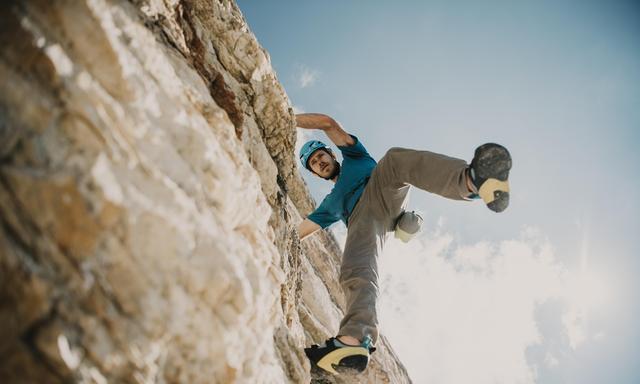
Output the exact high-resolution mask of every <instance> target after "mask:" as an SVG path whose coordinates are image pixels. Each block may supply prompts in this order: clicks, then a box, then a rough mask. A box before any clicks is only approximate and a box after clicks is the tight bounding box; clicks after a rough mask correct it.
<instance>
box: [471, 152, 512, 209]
mask: <svg viewBox="0 0 640 384" xmlns="http://www.w3.org/2000/svg"><path fill="white" fill-rule="evenodd" d="M510 169H511V155H510V154H509V151H507V149H506V148H505V147H503V146H501V145H499V144H494V143H487V144H483V145H481V146H479V147H478V148H476V152H475V155H474V156H473V160H472V161H471V166H470V167H469V173H470V175H471V180H472V181H473V185H474V186H475V187H476V188H477V189H478V195H480V197H481V198H482V200H483V201H484V202H485V204H487V207H489V209H490V210H492V211H494V212H502V211H504V210H505V209H506V208H507V206H508V205H509V181H508V179H509V170H510Z"/></svg>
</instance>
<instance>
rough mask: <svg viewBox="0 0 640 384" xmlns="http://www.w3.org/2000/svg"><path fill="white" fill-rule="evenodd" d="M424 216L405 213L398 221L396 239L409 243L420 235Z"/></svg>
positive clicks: (412, 212)
mask: <svg viewBox="0 0 640 384" xmlns="http://www.w3.org/2000/svg"><path fill="white" fill-rule="evenodd" d="M422 223H423V220H422V216H420V215H419V214H417V213H416V212H414V211H411V212H408V211H405V212H403V213H402V214H401V215H400V217H399V218H398V220H397V221H396V227H395V237H396V239H400V240H402V241H403V242H405V243H408V242H409V241H411V239H413V238H414V237H416V236H417V235H418V233H420V230H421V229H422Z"/></svg>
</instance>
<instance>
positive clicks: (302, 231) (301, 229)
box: [298, 219, 320, 240]
mask: <svg viewBox="0 0 640 384" xmlns="http://www.w3.org/2000/svg"><path fill="white" fill-rule="evenodd" d="M318 229H320V226H319V225H318V224H316V223H314V222H313V221H311V220H309V219H304V220H303V221H302V222H301V223H300V224H298V236H300V240H304V238H305V237H307V236H309V235H311V234H312V233H314V232H315V231H317V230H318Z"/></svg>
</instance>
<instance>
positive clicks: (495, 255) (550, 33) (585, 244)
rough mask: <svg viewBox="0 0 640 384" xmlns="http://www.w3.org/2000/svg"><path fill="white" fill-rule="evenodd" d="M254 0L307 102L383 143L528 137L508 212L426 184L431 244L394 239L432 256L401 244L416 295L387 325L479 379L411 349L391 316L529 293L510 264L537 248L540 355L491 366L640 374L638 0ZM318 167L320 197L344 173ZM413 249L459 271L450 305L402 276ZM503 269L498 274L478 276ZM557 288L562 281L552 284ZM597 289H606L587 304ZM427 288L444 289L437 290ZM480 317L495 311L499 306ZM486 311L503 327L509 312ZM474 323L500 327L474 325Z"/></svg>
mask: <svg viewBox="0 0 640 384" xmlns="http://www.w3.org/2000/svg"><path fill="white" fill-rule="evenodd" d="M238 3H239V6H240V9H241V10H242V12H243V14H244V15H245V17H246V19H247V21H248V23H249V26H250V28H251V30H252V31H253V33H254V34H255V35H256V37H257V39H258V41H259V42H260V43H261V44H262V46H263V47H264V48H265V49H266V50H267V51H268V52H269V54H270V57H271V62H272V65H273V67H274V69H275V71H276V73H277V75H278V78H279V80H280V82H281V83H282V84H283V85H284V87H285V90H286V91H287V94H288V96H289V98H290V101H291V103H292V105H293V106H295V108H297V109H298V110H302V111H306V112H321V113H326V114H329V115H331V116H333V117H334V118H335V119H337V120H338V121H339V122H340V123H341V124H342V126H343V127H344V128H345V130H347V131H348V132H350V133H353V134H355V135H357V136H358V137H360V139H361V140H362V142H363V143H364V145H365V146H366V147H367V149H368V150H369V151H370V153H371V154H372V155H373V156H374V157H375V158H377V159H379V158H380V157H381V156H383V155H384V153H385V152H386V150H387V149H388V148H390V147H392V146H403V147H409V148H420V149H427V150H431V151H435V152H440V153H445V154H448V155H451V156H456V157H460V158H463V159H466V160H470V158H471V156H472V153H473V149H474V148H475V147H476V146H477V145H478V144H481V143H484V142H488V141H496V142H499V143H502V144H504V145H506V146H507V147H508V148H509V149H510V150H511V152H512V155H513V158H514V168H513V171H512V176H511V184H512V201H511V206H510V207H509V209H508V211H506V212H505V213H503V214H500V215H496V214H492V213H491V212H489V211H488V210H487V209H486V208H484V207H483V206H482V204H464V203H460V202H454V201H447V200H444V199H442V198H439V197H436V196H433V195H429V194H427V193H425V192H420V191H413V192H412V200H411V201H412V203H411V207H413V208H415V209H417V210H419V211H421V212H422V213H424V215H425V220H426V227H425V233H424V236H423V237H422V238H421V239H419V241H418V242H417V243H416V244H415V245H409V246H405V248H403V246H404V245H394V246H393V247H392V250H390V251H389V252H390V253H392V254H393V252H397V253H400V254H408V255H409V254H410V255H413V254H416V255H417V256H416V258H415V259H405V260H404V261H398V260H397V259H393V256H390V257H391V259H389V258H387V260H388V262H387V264H386V265H388V267H387V271H388V272H387V273H388V274H387V275H385V278H386V279H387V280H386V281H387V282H388V284H387V285H386V287H385V289H386V291H385V292H387V293H388V294H387V295H386V296H385V297H383V301H384V303H386V304H389V305H390V306H392V305H391V303H392V302H395V303H401V302H405V306H404V307H402V308H400V309H399V310H397V311H396V312H397V313H396V315H397V314H400V315H402V316H396V315H394V314H393V313H394V310H392V309H389V308H387V309H385V311H387V312H385V313H388V314H389V315H388V316H387V317H386V319H387V321H386V323H385V324H384V328H383V330H382V332H384V333H387V334H388V335H389V336H390V338H391V341H392V343H393V344H394V347H396V349H398V353H399V355H400V356H401V358H402V359H403V361H405V363H406V364H407V368H408V369H409V371H410V373H411V374H412V377H413V378H414V380H415V381H416V382H417V383H421V382H423V381H421V380H441V381H439V382H455V381H456V380H462V378H460V377H458V376H455V375H452V374H451V372H453V371H454V370H455V366H452V367H451V369H452V371H451V372H445V370H444V369H445V368H443V367H447V366H449V365H448V364H449V362H448V361H447V360H446V358H445V360H443V361H441V365H440V367H437V368H436V367H434V368H433V369H432V370H431V371H432V372H431V373H424V370H423V369H422V368H421V367H416V366H415V365H414V366H411V361H412V359H411V358H410V356H409V354H411V353H412V352H411V351H412V350H411V347H410V346H408V345H407V342H406V341H405V339H409V336H411V335H406V334H405V335H403V334H397V335H396V333H394V332H393V331H392V330H393V329H400V328H403V327H404V328H405V329H412V328H410V327H407V325H406V324H403V323H402V321H403V320H402V319H403V318H404V319H406V318H407V317H411V316H414V315H415V316H414V317H415V318H420V316H422V315H421V314H422V313H429V312H430V311H435V310H438V311H439V312H438V313H439V314H440V316H442V321H443V323H444V322H446V320H447V317H446V316H445V315H451V316H455V315H459V313H460V312H459V311H464V309H465V308H466V307H465V305H467V304H465V302H464V300H463V298H464V297H467V296H470V295H473V294H474V292H475V291H482V289H479V288H478V287H481V286H484V287H486V288H487V291H486V292H487V295H490V297H489V296H483V297H474V300H475V302H482V300H488V301H487V303H488V305H489V304H490V305H494V304H496V303H497V304H500V303H502V304H506V303H512V299H513V298H514V297H515V298H517V297H518V296H517V295H516V296H511V297H510V296H501V294H498V293H496V292H497V291H500V292H503V291H505V290H509V287H510V286H509V285H508V284H509V281H512V280H509V278H508V277H509V276H512V275H511V274H512V273H517V272H514V271H516V270H517V269H518V266H517V265H515V266H514V269H503V268H502V267H501V266H504V265H507V264H509V263H512V262H514V261H517V260H522V263H521V264H524V263H525V262H526V261H527V260H529V261H531V262H532V264H531V265H532V268H533V269H535V270H536V271H538V272H537V273H539V275H537V276H539V279H537V280H536V281H532V282H530V283H527V284H529V285H527V284H524V283H523V285H518V284H516V285H517V287H519V288H517V289H516V288H514V289H513V290H514V292H520V291H518V289H520V288H521V289H522V292H526V294H524V296H523V297H524V298H525V299H523V300H529V302H530V304H531V305H530V306H527V307H526V308H524V309H523V310H522V314H523V315H522V316H521V317H519V319H524V318H525V317H527V316H529V317H531V319H532V321H533V322H532V323H529V322H527V321H528V320H531V319H528V318H527V319H528V320H527V321H524V320H523V321H522V323H521V324H522V327H521V328H518V329H517V330H514V332H515V333H517V334H518V335H529V336H527V337H522V338H520V339H519V340H520V344H518V345H506V344H505V345H504V348H503V349H504V350H505V351H506V350H509V351H511V354H513V353H514V352H513V350H514V349H510V348H516V349H517V348H520V349H522V355H523V358H522V359H521V360H519V361H516V362H513V366H514V367H516V368H517V369H519V371H518V370H517V369H516V368H514V370H513V374H512V376H508V377H507V376H503V377H500V376H496V371H495V367H492V366H491V365H492V364H497V365H498V366H502V367H504V364H506V363H504V362H499V361H498V362H496V361H485V362H484V363H483V364H479V365H478V367H477V368H476V369H477V372H481V371H482V370H483V369H485V371H486V372H485V373H486V377H487V382H492V381H491V380H494V381H496V380H497V381H498V382H500V380H504V381H505V382H506V381H507V380H508V379H515V378H517V377H520V376H518V375H519V374H522V373H523V372H525V371H527V370H528V371H529V374H530V375H529V376H526V375H525V376H522V380H523V382H537V383H602V382H615V383H637V382H639V381H640V367H639V366H638V365H637V363H636V362H637V361H638V358H639V357H640V329H639V328H640V327H638V326H637V325H636V324H637V323H638V321H637V319H638V317H639V316H640V297H639V296H638V294H637V292H639V291H640V283H639V282H638V279H637V278H636V276H637V274H638V272H640V240H639V239H638V235H637V232H638V229H639V228H640V219H639V217H640V205H639V203H638V199H637V197H638V192H637V191H638V188H639V187H640V178H639V177H638V176H637V175H636V172H637V170H636V168H637V167H638V165H640V154H639V153H638V150H637V147H638V145H640V87H639V86H638V84H640V5H638V4H637V2H633V1H483V2H477V1H398V2H382V1H368V2H353V1H323V2H295V1H269V2H255V1H253V2H252V1H244V0H241V1H238ZM308 136H309V135H306V136H304V138H306V137H308ZM305 179H306V180H307V181H308V183H309V185H310V186H311V189H312V193H313V195H314V197H315V198H316V200H317V201H320V199H322V197H323V194H324V193H326V192H327V191H328V190H329V189H330V185H328V184H326V183H323V182H319V181H318V180H315V179H313V178H312V177H309V175H305ZM334 230H336V231H337V233H338V235H340V231H343V229H340V228H334ZM433 244H441V245H442V246H441V247H440V248H437V249H436V248H433ZM407 247H408V248H407ZM549 255H550V256H549ZM411 257H412V256H411ZM389 260H391V261H392V262H391V261H389ZM425 260H427V261H425ZM532 260H534V261H532ZM412 263H417V264H415V265H414V264H412ZM505 263H506V264H505ZM412 265H413V266H414V267H417V266H422V267H424V268H428V269H427V270H425V272H424V273H425V274H427V275H428V276H429V277H430V278H432V279H433V281H439V282H440V283H442V284H445V282H444V281H443V280H439V279H441V278H443V276H449V277H450V280H447V282H446V284H448V285H444V286H447V287H450V289H451V290H452V292H453V293H452V294H455V295H458V296H456V297H459V302H460V307H459V308H457V309H456V310H455V311H454V310H451V313H448V312H447V311H448V310H450V308H449V307H437V302H438V297H437V296H428V297H427V298H424V297H421V298H420V303H419V304H417V303H413V302H406V300H407V297H410V296H411V292H415V291H416V290H417V289H427V288H428V287H423V286H419V285H413V286H412V285H409V286H408V287H404V288H402V287H399V283H398V278H399V277H398V276H403V277H406V278H409V277H410V276H408V275H406V276H405V275H403V274H404V273H409V271H407V270H406V269H405V270H401V269H402V268H409V267H410V266H412ZM509 265H510V264H509ZM398 268H400V269H398ZM392 271H393V273H391V272H392ZM496 271H502V272H500V273H503V274H502V275H500V273H498V272H496ZM436 272H438V273H436ZM485 272H492V273H488V274H487V273H485ZM522 273H525V272H522ZM488 275H491V276H494V278H486V279H484V280H482V279H481V280H478V278H479V276H485V277H486V276H488ZM500 276H502V277H504V279H501V278H500ZM514 276H516V277H517V276H518V275H514ZM585 276H589V277H588V278H585ZM492 279H493V280H492ZM516 280H517V281H520V282H521V281H525V280H526V279H524V278H519V279H518V278H516ZM576 281H581V282H580V283H575V282H576ZM472 282H475V283H476V284H477V285H476V286H475V288H476V289H475V291H474V289H473V288H474V285H473V284H472ZM502 283H504V284H505V285H500V284H502ZM416 284H418V283H416ZM511 284H512V285H513V284H514V283H513V282H512V283H511ZM438 286H443V285H438ZM465 286H469V290H464V289H463V288H461V287H465ZM550 286H551V287H555V288H554V289H549V290H547V288H548V287H550ZM492 287H494V288H495V289H496V291H494V290H493V288H492ZM402 292H405V293H406V292H409V293H406V294H405V295H404V296H403V295H402ZM489 292H493V293H489ZM532 292H536V293H535V294H534V293H532ZM540 292H543V293H542V294H538V293H540ZM440 295H442V293H441V294H440ZM586 297H592V298H594V297H597V298H598V300H595V299H594V300H591V301H592V302H589V303H587V301H588V300H587V299H586ZM391 298H393V300H391ZM489 298H490V299H491V300H489ZM426 299H429V300H431V303H423V301H424V300H426ZM501 300H503V301H501ZM386 304H385V305H386ZM430 305H431V306H430ZM509 305H513V304H509ZM406 306H410V307H415V308H418V309H415V311H417V312H415V313H414V312H410V311H411V310H409V309H407V308H406ZM504 307H505V305H497V306H496V307H491V308H492V310H494V311H498V312H499V313H497V315H496V316H501V317H500V318H499V319H510V316H513V315H514V314H515V313H518V312H517V310H513V311H511V312H509V311H508V309H509V308H506V310H505V311H504V312H500V311H501V310H502V308H504ZM498 308H500V309H498ZM576 308H577V309H576ZM398 311H399V312H398ZM407 311H409V312H407ZM456 311H458V312H456ZM431 313H433V312H431ZM472 315H473V316H475V317H477V318H482V316H484V312H481V311H478V312H474V313H473V314H472ZM572 316H573V317H572ZM571 318H573V321H572V320H571ZM576 319H577V320H576ZM449 320H452V319H449ZM437 321H438V319H435V320H434V317H433V316H431V317H428V318H427V320H425V322H426V323H427V324H428V325H429V327H431V328H430V331H429V332H424V337H425V339H423V340H421V342H422V343H424V344H425V345H430V344H429V343H432V342H433V341H432V340H433V338H434V337H436V336H437V337H440V338H441V339H442V338H444V340H445V341H446V340H449V341H450V343H449V344H447V343H446V342H445V344H447V345H458V346H459V348H460V349H458V350H454V351H452V353H455V354H458V355H460V354H461V353H462V354H463V353H464V352H465V351H470V350H472V347H470V346H468V345H464V344H455V343H454V342H453V341H452V340H455V339H456V337H458V336H459V334H462V333H464V332H462V331H460V333H458V334H455V333H451V334H448V333H446V332H447V330H444V331H442V332H440V333H433V332H435V331H434V330H435V329H438V323H437ZM487 321H488V322H487V323H486V324H487V325H486V326H487V327H490V324H491V323H492V322H495V321H496V319H487ZM509 321H514V322H515V321H517V320H515V319H514V320H509ZM578 323H579V324H578ZM532 324H533V325H532ZM571 324H573V325H575V327H573V326H572V325H571ZM576 324H577V325H576ZM479 326H480V325H478V327H479ZM532 326H533V329H534V331H532V330H531V329H532V328H531V327H532ZM464 327H467V328H464ZM469 327H470V328H469ZM463 329H464V330H467V331H469V332H470V333H469V334H470V335H473V334H479V333H483V331H486V332H484V333H486V334H491V332H490V330H486V329H483V328H474V327H473V326H470V325H468V324H461V325H459V330H463ZM416 332H422V330H420V331H416ZM518 332H520V333H518ZM527 332H528V333H527ZM434 335H436V336H434ZM394 336H395V338H396V339H395V340H394V339H393V337H394ZM499 337H500V335H499V334H495V338H496V340H497V338H499ZM403 338H404V339H403ZM428 338H431V339H428ZM512 339H518V337H512ZM494 341H495V340H494ZM478 342H479V343H481V341H479V340H478ZM482 342H484V343H485V344H486V345H485V346H486V351H487V353H488V354H493V355H496V356H497V355H500V351H498V350H497V349H496V348H498V347H497V345H502V344H500V343H498V342H492V341H491V340H484V341H482ZM469 359H473V356H469ZM522 364H525V366H521V365H522ZM433 371H435V372H439V373H438V375H439V376H438V375H435V373H433ZM474 372H475V371H474ZM477 372H476V373H477ZM525 373H526V372H525ZM434 375H435V376H434ZM492 375H493V376H492ZM492 377H493V379H491V378H492Z"/></svg>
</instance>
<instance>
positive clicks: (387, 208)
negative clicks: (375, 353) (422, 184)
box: [338, 167, 410, 343]
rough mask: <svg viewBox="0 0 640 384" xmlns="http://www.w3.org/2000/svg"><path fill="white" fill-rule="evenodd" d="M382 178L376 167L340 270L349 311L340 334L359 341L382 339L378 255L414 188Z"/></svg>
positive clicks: (353, 218) (351, 224)
mask: <svg viewBox="0 0 640 384" xmlns="http://www.w3.org/2000/svg"><path fill="white" fill-rule="evenodd" d="M381 176H383V175H381V170H380V169H379V168H378V167H376V168H375V169H374V171H373V173H372V174H371V178H370V179H369V182H368V184H367V187H366V188H365V190H364V192H363V194H362V196H361V197H360V201H358V204H357V205H356V208H355V209H354V211H353V213H352V214H351V217H350V218H349V227H348V231H347V241H346V243H345V248H344V253H343V256H342V265H341V268H340V283H341V285H342V290H343V292H344V295H345V299H346V304H347V308H346V311H345V315H344V318H343V319H342V321H341V322H340V331H339V333H338V334H339V335H341V336H342V335H343V336H351V337H353V338H355V339H358V340H359V341H362V340H363V338H364V337H365V336H367V335H368V336H370V337H371V338H372V341H373V342H374V343H375V342H376V341H377V339H378V312H377V306H376V303H377V300H378V296H379V286H378V276H379V275H378V256H379V255H381V254H382V250H383V248H384V244H385V241H386V240H387V237H388V236H389V233H390V232H391V231H393V229H394V225H395V222H396V219H397V218H398V216H400V214H402V212H403V209H404V207H405V205H406V202H407V200H408V194H409V188H410V186H409V185H407V184H400V183H395V185H394V186H393V187H391V186H388V185H385V184H383V183H382V179H383V178H382V177H381ZM343 340H345V341H346V340H348V339H343Z"/></svg>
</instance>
